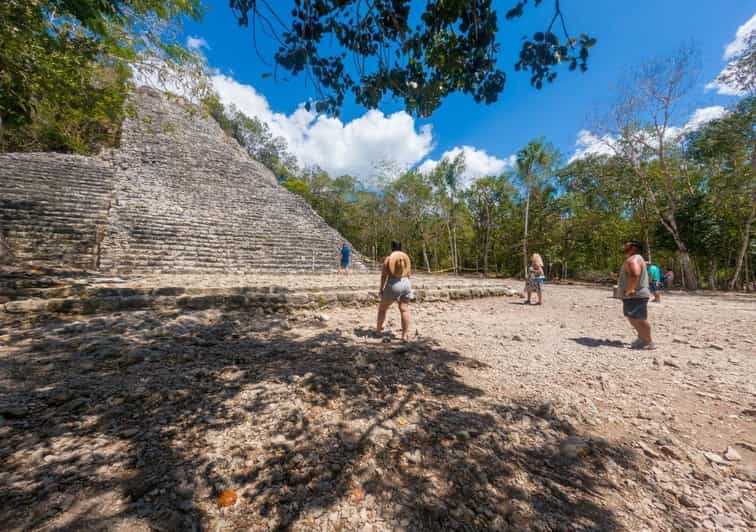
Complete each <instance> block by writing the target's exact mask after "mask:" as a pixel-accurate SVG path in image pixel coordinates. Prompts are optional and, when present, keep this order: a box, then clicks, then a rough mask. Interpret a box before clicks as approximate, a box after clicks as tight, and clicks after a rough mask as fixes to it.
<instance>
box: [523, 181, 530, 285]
mask: <svg viewBox="0 0 756 532" xmlns="http://www.w3.org/2000/svg"><path fill="white" fill-rule="evenodd" d="M527 189H528V190H527V194H526V195H525V235H524V236H523V238H522V274H523V276H524V277H527V276H528V215H529V214H530V185H527Z"/></svg>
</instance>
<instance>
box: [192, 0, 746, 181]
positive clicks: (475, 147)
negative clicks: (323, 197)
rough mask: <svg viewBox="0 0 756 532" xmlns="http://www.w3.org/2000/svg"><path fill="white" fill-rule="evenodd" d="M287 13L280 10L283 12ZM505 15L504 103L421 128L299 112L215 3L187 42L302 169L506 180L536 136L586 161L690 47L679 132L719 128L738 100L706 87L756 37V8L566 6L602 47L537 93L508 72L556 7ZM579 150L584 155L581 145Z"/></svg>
mask: <svg viewBox="0 0 756 532" xmlns="http://www.w3.org/2000/svg"><path fill="white" fill-rule="evenodd" d="M291 3H292V2H290V1H287V0H282V1H280V2H278V1H277V2H274V4H275V5H280V6H281V9H282V10H284V9H287V8H288V7H289V4H291ZM207 4H210V2H206V5H207ZM499 4H501V6H500V7H499V11H500V13H499V15H500V19H501V22H500V42H501V44H502V52H501V58H500V63H501V65H502V66H503V67H504V69H505V71H506V72H507V85H506V88H505V90H504V92H503V93H502V94H501V96H500V98H499V101H498V102H497V103H495V104H493V105H484V104H476V103H475V102H474V101H473V100H472V98H470V97H468V96H464V95H453V96H451V97H449V98H447V99H446V100H445V101H444V102H443V104H442V106H441V107H440V108H439V109H438V110H437V111H436V112H435V113H434V114H433V115H432V116H431V117H430V118H428V119H422V120H418V119H414V118H413V117H411V116H409V115H407V114H406V113H404V112H401V106H400V105H399V104H398V103H397V102H392V101H388V102H386V103H385V104H384V105H382V106H381V109H380V110H377V111H368V110H366V109H364V108H362V107H360V106H357V105H355V104H353V103H352V102H348V103H347V105H345V107H344V108H343V110H342V115H341V117H340V118H339V119H334V118H329V117H324V116H317V115H316V114H315V113H312V112H307V111H305V110H304V109H302V108H301V104H302V103H303V102H305V101H307V100H308V99H310V98H312V97H313V96H314V90H313V88H312V87H311V86H308V85H307V83H306V82H305V80H304V79H303V78H295V79H293V80H290V81H275V80H273V79H272V78H267V79H266V78H264V77H263V74H264V73H266V72H270V71H271V67H270V66H269V65H266V64H264V63H263V61H262V60H261V59H260V58H258V57H257V55H256V54H255V52H254V48H253V45H252V34H251V30H250V29H249V28H242V27H238V25H237V24H236V20H235V18H234V17H233V15H232V13H231V11H230V9H229V8H228V7H227V6H228V4H227V3H226V2H217V1H216V2H212V5H209V6H207V8H206V14H205V17H204V19H203V21H202V22H199V23H196V22H191V23H188V24H187V25H186V27H185V34H186V37H187V38H188V39H191V40H190V43H191V44H193V45H195V46H200V47H201V49H202V51H203V53H204V54H205V56H206V57H207V60H208V63H209V65H210V66H211V67H212V68H214V69H216V70H217V72H218V74H217V75H216V76H215V77H214V82H215V86H216V89H217V90H218V92H219V94H220V95H221V97H222V98H223V99H224V101H226V102H228V103H231V102H233V103H235V104H236V105H237V106H238V107H240V108H241V109H242V110H244V111H246V112H247V113H248V114H254V115H257V116H259V117H260V118H262V119H263V120H266V121H267V122H269V123H270V124H271V126H272V128H273V131H274V132H276V133H277V134H279V135H281V136H283V137H284V138H285V139H286V140H287V142H288V143H289V145H290V147H291V150H292V151H293V152H294V153H295V155H297V157H298V158H299V159H300V162H301V163H302V164H318V165H320V166H322V167H323V168H325V169H327V170H329V171H330V172H332V173H334V174H339V173H352V174H355V175H359V176H361V177H363V178H367V177H369V175H370V174H373V173H375V170H374V168H375V166H376V164H377V163H380V162H381V161H386V160H393V161H395V162H396V163H398V164H399V165H400V166H420V167H422V168H429V167H431V166H432V165H433V164H434V163H433V162H434V161H436V160H438V159H440V158H441V157H442V156H443V155H444V154H451V155H454V154H456V153H458V152H459V151H462V150H464V151H465V153H466V160H467V162H468V167H469V169H470V171H469V175H468V177H469V178H471V179H472V178H474V177H476V176H477V175H481V174H485V173H497V172H499V171H501V170H503V169H505V168H507V166H508V165H509V164H511V161H512V155H513V154H514V153H515V152H516V151H517V150H518V149H519V148H521V147H522V146H523V145H525V144H526V143H527V142H528V141H529V140H530V139H532V138H535V137H538V136H545V137H546V139H547V140H549V141H551V142H552V143H553V144H555V145H556V147H557V148H558V149H559V150H560V151H561V152H562V153H563V155H564V157H565V160H568V159H569V158H570V157H572V156H574V154H575V153H576V150H578V149H580V150H586V149H587V150H589V151H590V150H591V149H592V146H591V142H592V136H591V135H590V134H589V133H588V130H590V128H591V121H590V115H592V114H595V113H596V112H600V111H601V110H602V109H606V107H607V105H608V104H609V102H610V101H611V97H612V91H613V86H614V85H615V84H616V83H617V82H618V80H619V79H620V78H621V77H622V75H623V74H624V73H626V72H627V71H628V70H630V69H632V68H633V67H634V66H637V65H638V64H639V63H642V62H643V61H644V60H646V59H648V58H652V57H655V56H660V55H669V54H671V53H673V52H674V51H675V50H676V49H677V48H679V47H680V46H681V45H683V44H685V43H690V42H694V43H695V44H696V45H697V46H698V47H699V48H700V50H701V75H700V79H699V83H698V85H697V86H696V88H695V89H694V90H693V91H691V93H690V94H689V96H688V97H687V98H686V100H685V101H684V102H683V106H682V108H681V114H680V117H679V118H678V121H679V123H678V125H679V126H681V127H682V126H684V125H685V123H686V122H689V119H690V117H692V116H694V114H695V113H696V111H697V110H699V112H698V115H697V116H698V117H705V116H716V115H717V112H718V109H719V108H720V106H724V107H727V106H729V105H732V104H733V103H734V102H736V101H737V97H736V96H732V95H728V94H722V93H727V92H731V91H728V90H726V88H725V89H720V90H717V89H716V88H709V89H708V90H707V89H706V85H707V84H709V83H711V82H712V80H714V79H715V78H716V76H717V74H718V73H719V72H720V71H721V70H722V69H723V68H724V67H725V65H726V63H727V61H726V57H725V51H726V47H727V46H728V45H729V46H730V51H732V49H733V47H737V44H738V40H737V35H736V33H737V32H738V29H739V28H740V35H743V34H744V32H745V31H746V30H748V29H750V30H752V31H754V30H756V1H754V0H717V1H715V2H713V1H711V0H562V1H561V4H562V10H563V11H564V12H565V16H566V20H567V23H568V28H569V29H570V31H571V32H572V33H573V34H574V33H579V32H586V33H589V34H590V35H592V36H594V37H596V38H597V39H598V44H597V45H596V46H595V47H594V48H593V49H592V50H591V58H590V62H589V70H588V71H587V72H586V73H584V74H580V73H578V72H568V71H567V70H566V69H564V70H563V71H560V74H559V76H558V77H557V80H556V82H555V83H553V84H551V85H547V86H545V87H544V88H543V89H542V90H540V91H538V90H536V89H533V88H531V87H530V85H529V83H528V76H527V74H525V73H518V72H515V71H514V68H513V65H514V63H515V61H516V56H517V52H518V51H519V43H520V37H521V36H522V35H524V34H526V33H527V34H532V33H533V32H534V31H537V30H538V29H541V28H543V27H545V26H546V25H548V19H549V17H550V14H551V13H552V12H553V11H552V7H551V0H545V1H544V2H543V4H542V6H541V7H539V8H538V9H533V8H531V9H530V10H529V11H528V12H527V13H526V15H525V16H524V17H523V18H522V19H520V20H517V21H505V20H504V17H503V13H504V11H505V10H506V8H508V7H509V6H510V4H514V0H498V1H497V2H496V5H497V7H498V5H499ZM267 41H269V39H267ZM258 44H259V47H260V48H261V50H262V51H263V54H264V55H265V54H267V56H268V57H271V56H272V51H273V45H272V43H271V42H266V37H265V36H264V35H263V34H261V33H258ZM701 109H703V110H704V111H700V110H701ZM579 139H580V140H581V141H582V144H581V145H577V144H576V143H577V141H578V140H579Z"/></svg>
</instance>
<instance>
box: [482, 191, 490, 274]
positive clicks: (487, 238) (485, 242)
mask: <svg viewBox="0 0 756 532" xmlns="http://www.w3.org/2000/svg"><path fill="white" fill-rule="evenodd" d="M483 235H484V236H483V238H484V240H483V273H484V274H487V273H488V247H489V245H490V242H491V212H490V210H489V208H488V206H487V205H486V231H485V233H484V234H483Z"/></svg>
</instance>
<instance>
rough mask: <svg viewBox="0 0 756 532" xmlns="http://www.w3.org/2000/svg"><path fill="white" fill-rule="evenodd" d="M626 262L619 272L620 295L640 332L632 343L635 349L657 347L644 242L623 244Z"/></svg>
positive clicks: (623, 304)
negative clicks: (654, 340)
mask: <svg viewBox="0 0 756 532" xmlns="http://www.w3.org/2000/svg"><path fill="white" fill-rule="evenodd" d="M623 251H624V253H625V262H624V263H622V268H621V269H620V274H619V297H620V298H621V299H622V313H623V314H624V315H625V317H626V318H627V320H628V321H629V322H630V325H632V326H633V328H634V329H635V330H636V331H637V333H638V338H637V339H636V340H635V341H634V342H633V343H632V344H630V347H631V348H633V349H656V346H655V345H654V343H653V341H652V340H651V324H650V323H649V322H648V300H649V298H650V297H651V291H650V290H649V288H648V272H647V271H646V261H645V260H643V256H642V255H641V253H642V252H643V244H641V243H640V242H639V241H637V240H628V241H627V242H625V245H624V246H623Z"/></svg>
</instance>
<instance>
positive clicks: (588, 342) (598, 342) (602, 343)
mask: <svg viewBox="0 0 756 532" xmlns="http://www.w3.org/2000/svg"><path fill="white" fill-rule="evenodd" d="M570 340H572V341H573V342H576V343H578V344H580V345H584V346H587V347H625V344H624V342H622V341H621V340H610V339H608V338H607V339H601V338H589V337H587V336H581V337H579V338H570Z"/></svg>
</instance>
